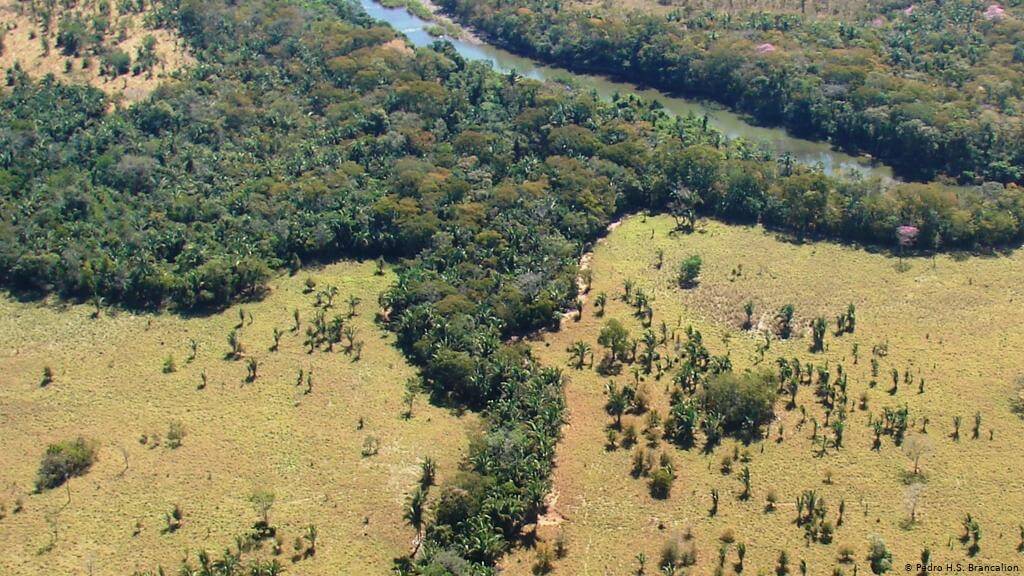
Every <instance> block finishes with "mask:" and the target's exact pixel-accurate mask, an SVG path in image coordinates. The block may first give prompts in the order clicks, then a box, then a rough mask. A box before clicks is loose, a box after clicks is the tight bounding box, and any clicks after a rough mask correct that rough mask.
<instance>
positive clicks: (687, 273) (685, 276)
mask: <svg viewBox="0 0 1024 576" xmlns="http://www.w3.org/2000/svg"><path fill="white" fill-rule="evenodd" d="M702 263H703V262H702V261H701V259H700V256H698V255H696V254H694V255H692V256H690V257H689V258H686V259H685V260H683V261H682V262H680V263H679V285H680V286H681V287H683V288H691V287H693V286H696V285H697V277H698V276H700V267H701V264H702Z"/></svg>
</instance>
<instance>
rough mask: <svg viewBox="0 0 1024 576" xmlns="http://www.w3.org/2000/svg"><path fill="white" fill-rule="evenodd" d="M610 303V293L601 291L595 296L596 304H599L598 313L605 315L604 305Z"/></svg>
mask: <svg viewBox="0 0 1024 576" xmlns="http://www.w3.org/2000/svg"><path fill="white" fill-rule="evenodd" d="M607 303H608V295H607V294H605V293H604V292H601V293H600V294H598V295H597V296H595V297H594V306H597V315H598V316H604V307H605V304H607Z"/></svg>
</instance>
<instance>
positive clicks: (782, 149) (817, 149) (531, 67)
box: [359, 0, 892, 181]
mask: <svg viewBox="0 0 1024 576" xmlns="http://www.w3.org/2000/svg"><path fill="white" fill-rule="evenodd" d="M359 1H360V4H361V5H362V7H363V9H364V10H366V12H367V14H369V15H370V16H371V17H373V18H374V19H376V20H380V21H383V22H386V23H388V24H390V25H391V26H392V27H393V28H395V29H396V30H398V31H400V32H402V33H403V34H405V36H406V37H407V38H408V39H409V41H410V42H412V43H413V45H415V46H429V45H430V44H432V43H434V42H435V41H436V40H437V38H435V37H433V36H431V35H430V34H429V33H428V32H427V29H428V28H430V27H431V26H433V25H434V24H433V23H432V22H428V21H426V20H423V19H422V18H419V17H417V16H414V15H413V14H410V13H409V12H408V11H407V10H405V9H404V8H385V7H384V6H382V5H380V4H378V3H377V2H375V1H374V0H359ZM445 39H446V40H448V41H449V42H451V43H452V45H453V46H454V47H455V51H456V52H458V53H459V54H460V55H462V57H463V58H465V59H467V60H481V61H485V62H490V64H491V66H493V67H494V68H495V69H496V70H498V71H501V72H508V71H511V70H515V71H516V72H517V73H518V74H520V75H522V76H526V77H528V78H534V79H536V80H572V81H573V83H574V84H575V85H576V86H578V87H580V88H581V89H584V90H594V91H595V92H596V93H597V94H598V95H599V96H601V97H602V98H611V97H612V96H613V95H614V94H616V93H618V94H628V93H631V92H632V93H635V94H638V95H640V96H643V97H644V98H648V99H650V100H656V101H658V102H659V103H661V105H662V106H664V107H665V109H666V110H667V111H668V112H670V113H673V114H679V115H686V114H690V113H692V114H694V115H697V116H703V115H705V114H706V115H707V116H708V123H709V124H710V125H712V126H714V127H715V128H717V129H718V130H720V131H721V132H722V133H724V134H725V135H726V136H728V137H730V138H737V137H743V138H745V139H747V140H750V141H753V142H764V143H767V144H768V145H769V146H770V147H771V148H772V149H774V150H775V151H776V152H778V153H779V154H783V153H789V154H790V155H792V156H793V158H794V159H795V160H796V161H797V162H800V163H802V164H808V165H815V164H820V165H821V167H822V168H823V169H824V171H825V173H827V174H836V173H840V172H842V173H854V172H856V173H859V174H861V175H863V176H864V177H866V178H870V177H878V178H881V179H882V180H885V181H889V180H891V179H892V170H891V169H890V168H889V167H888V166H885V165H884V164H880V163H869V162H867V161H865V160H864V159H861V158H856V157H854V156H851V155H849V154H845V153H843V152H839V151H837V150H833V149H832V147H831V146H830V145H829V144H828V143H827V142H820V141H814V140H805V139H803V138H796V137H794V136H791V135H789V134H788V133H786V131H785V130H783V129H781V128H765V127H762V126H754V125H752V124H750V123H748V122H746V121H745V120H744V119H743V118H742V117H740V116H739V115H737V114H734V113H732V112H730V111H728V110H724V109H722V108H721V107H720V106H716V105H714V104H709V103H704V102H699V101H695V100H688V99H686V98H678V97H675V96H670V95H667V94H664V93H662V92H659V91H658V90H654V89H650V88H642V87H640V86H637V85H635V84H630V83H628V82H618V81H614V80H610V79H608V78H605V77H603V76H594V75H589V74H577V73H574V72H570V71H568V70H566V69H564V68H557V67H553V66H546V65H544V64H541V63H539V62H537V61H535V60H531V59H529V58H524V57H522V56H518V55H516V54H513V53H511V52H509V51H507V50H503V49H501V48H498V47H497V46H492V45H490V44H487V43H486V42H482V41H479V40H476V39H465V38H452V37H447V36H446V37H445Z"/></svg>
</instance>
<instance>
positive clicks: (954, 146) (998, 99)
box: [440, 0, 1024, 234]
mask: <svg viewBox="0 0 1024 576" xmlns="http://www.w3.org/2000/svg"><path fill="white" fill-rule="evenodd" d="M576 4H580V6H579V7H577V6H575V5H576ZM584 4H585V3H575V2H565V3H561V2H559V3H551V2H547V1H545V0H515V1H507V0H483V1H479V0H442V1H441V2H440V5H441V6H442V8H444V9H445V10H446V11H447V12H448V13H451V14H454V15H455V16H456V18H457V19H459V20H460V21H461V22H463V23H466V24H469V25H472V26H473V27H474V28H476V29H479V30H481V31H483V32H484V33H485V34H486V36H487V37H488V39H489V40H491V41H493V42H497V43H498V44H499V45H502V46H503V47H505V48H508V49H510V50H512V51H514V52H517V53H522V54H527V55H530V56H533V57H535V58H538V59H541V60H545V61H548V62H554V63H557V64H560V65H563V66H566V67H568V68H570V69H575V70H580V71H586V72H595V71H597V72H604V73H608V74H611V75H613V76H617V77H621V78H625V79H627V80H632V81H635V82H637V83H639V84H643V85H653V86H655V87H657V88H660V89H662V90H665V91H668V92H673V93H680V94H684V95H688V96H695V97H698V98H704V99H711V100H717V101H718V102H721V103H722V104H725V105H727V106H731V107H732V108H734V109H736V110H737V111H740V112H742V113H746V114H749V115H751V116H753V117H754V118H755V119H757V121H758V122H759V123H761V124H771V125H782V126H785V127H787V128H788V129H789V130H790V131H791V132H793V133H795V134H798V135H802V136H807V137H813V138H818V139H828V140H829V141H831V142H834V143H836V144H837V145H839V146H842V147H844V148H846V149H848V150H850V151H852V152H867V153H870V154H871V155H873V156H875V157H879V158H882V159H883V160H885V161H887V162H888V163H890V164H891V165H892V166H893V167H894V168H895V169H896V171H897V172H898V173H900V174H902V175H904V176H907V177H910V178H915V179H929V178H931V177H933V176H934V175H935V174H937V173H939V172H945V173H948V174H950V175H952V176H956V177H960V178H961V179H963V180H964V181H972V180H975V179H978V180H981V179H986V180H997V181H1001V182H1009V181H1017V182H1019V181H1021V179H1022V178H1024V172H1022V168H1021V166H1022V158H1024V144H1022V140H1021V138H1020V134H1021V133H1020V128H1019V126H1018V123H1017V120H1018V119H1019V108H1018V107H1017V106H1016V103H1019V101H1020V98H1021V93H1020V91H1019V90H1017V89H1013V88H1010V86H1011V85H1015V86H1019V85H1020V82H1021V79H1022V78H1024V72H1022V69H1021V68H1020V67H1019V66H1018V65H1014V64H1013V62H1015V61H1019V60H1020V59H1021V58H1024V56H1022V55H1024V48H1021V46H1020V43H1019V42H1017V41H1016V40H1015V36H1014V35H1013V34H1009V33H1007V32H1006V31H1005V30H1006V28H1005V26H1006V24H1000V23H999V22H998V21H996V22H993V21H989V20H986V19H985V18H983V17H982V12H983V11H984V5H982V4H969V5H966V4H963V3H936V4H929V5H916V6H914V10H913V13H912V14H905V13H903V12H902V11H901V10H902V8H903V7H905V5H898V4H888V5H884V6H881V7H875V6H872V9H873V10H874V9H879V8H880V10H881V13H880V14H878V18H877V20H873V19H872V18H868V17H861V18H857V19H851V18H847V19H843V20H841V21H840V20H838V19H827V18H821V17H813V18H804V17H802V16H800V15H798V14H786V13H781V14H780V13H772V11H771V10H763V11H750V12H747V13H745V14H743V15H742V16H740V15H737V14H732V13H719V12H713V11H709V10H690V9H684V8H679V9H675V10H672V11H671V12H669V13H667V14H660V13H655V14H651V13H645V12H644V11H642V10H630V9H629V8H621V9H609V8H608V7H610V6H611V5H610V4H609V5H607V6H608V7H606V8H604V9H602V8H601V7H600V6H587V9H583V8H582V6H583V5H584ZM729 6H730V7H731V6H732V5H731V4H730V5H729ZM746 9H747V10H755V9H753V8H746ZM1007 10H1008V12H1007V18H1006V21H1007V22H1009V21H1011V20H1013V19H1012V18H1010V17H1009V14H1010V12H1011V11H1012V12H1015V13H1016V16H1017V18H1019V17H1020V16H1021V12H1020V11H1019V10H1016V9H1014V8H1009V7H1007ZM698 37H699V38H698ZM783 37H784V38H785V39H786V42H785V45H784V46H783V45H780V46H775V45H773V44H771V42H778V41H779V39H780V38H783ZM761 46H768V47H769V48H768V50H767V51H762V50H761V49H760V47H761ZM1015 59H1016V60H1015ZM990 70H998V73H997V74H998V77H999V78H1000V79H1001V80H1000V81H1002V82H1005V83H1006V84H1005V85H1004V86H1005V88H1004V89H1000V90H996V89H984V90H973V89H966V88H967V87H968V86H976V85H978V84H976V83H977V82H979V81H981V79H982V77H984V76H985V75H987V74H990V72H989V71H990ZM983 110H984V111H985V113H982V111H983ZM989 113H991V114H993V115H994V116H993V119H992V120H989V119H988V118H986V117H985V116H986V114H989ZM996 126H999V127H998V128H997V127H996ZM714 180H715V178H701V179H691V180H689V181H688V182H687V183H686V184H687V185H688V186H689V187H690V188H692V189H693V190H694V191H697V192H700V193H703V192H704V191H705V190H706V189H707V182H708V181H714ZM800 187H801V188H803V189H805V190H806V189H807V188H806V186H805V185H803V184H801V185H800ZM812 188H817V187H816V186H812ZM726 189H728V188H726ZM816 192H817V193H816V194H814V196H815V198H813V202H812V203H813V205H815V206H816V208H815V210H816V211H824V210H825V208H826V206H827V205H829V204H831V203H832V200H831V198H830V197H831V196H832V193H831V191H830V190H828V189H827V187H823V188H819V189H818V190H817V191H816ZM709 203H710V204H712V205H718V206H723V207H724V206H727V207H728V208H729V210H730V211H732V212H734V213H736V214H737V215H738V216H739V215H742V217H743V218H744V220H747V221H750V220H751V218H752V215H754V214H756V213H757V212H758V211H759V210H760V209H761V208H762V207H763V204H764V203H765V198H764V196H757V195H732V194H728V193H726V194H723V193H721V192H719V193H718V194H715V196H714V197H713V198H705V204H709ZM876 206H877V205H876ZM818 221H819V220H818V218H817V217H815V218H812V219H810V220H807V221H806V222H807V223H808V224H810V226H808V227H806V228H805V227H804V226H803V225H802V224H801V223H800V222H801V220H800V218H799V217H798V216H797V215H796V213H794V214H793V217H792V219H791V220H790V222H791V223H792V224H793V225H794V226H796V227H798V228H800V229H798V234H802V233H804V232H809V231H811V230H812V229H813V227H814V225H815V224H817V222H818Z"/></svg>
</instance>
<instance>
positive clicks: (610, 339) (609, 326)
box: [597, 318, 629, 362]
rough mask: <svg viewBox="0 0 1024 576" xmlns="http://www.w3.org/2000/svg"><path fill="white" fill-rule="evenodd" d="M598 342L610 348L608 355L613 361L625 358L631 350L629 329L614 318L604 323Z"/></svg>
mask: <svg viewBox="0 0 1024 576" xmlns="http://www.w3.org/2000/svg"><path fill="white" fill-rule="evenodd" d="M597 343H598V344H600V345H601V346H603V347H605V348H607V349H608V356H610V357H611V359H612V361H613V362H614V361H615V360H625V359H626V358H628V356H627V352H628V351H629V330H627V329H626V327H625V326H623V325H622V323H621V322H619V321H618V320H616V319H615V318H612V319H611V320H608V321H607V322H605V323H604V328H601V333H600V334H598V336H597Z"/></svg>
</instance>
